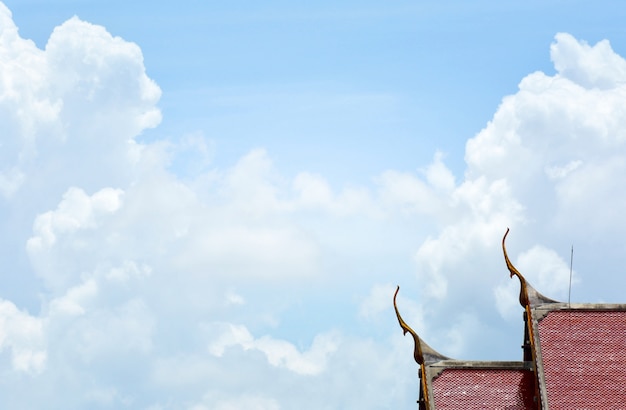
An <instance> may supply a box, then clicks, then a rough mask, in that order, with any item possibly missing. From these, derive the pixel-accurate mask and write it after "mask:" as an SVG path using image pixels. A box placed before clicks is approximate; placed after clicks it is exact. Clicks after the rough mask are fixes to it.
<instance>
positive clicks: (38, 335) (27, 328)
mask: <svg viewBox="0 0 626 410" xmlns="http://www.w3.org/2000/svg"><path fill="white" fill-rule="evenodd" d="M5 348H9V349H11V362H12V365H13V368H14V369H15V370H17V371H19V372H27V373H34V374H36V373H40V372H42V371H43V370H44V368H45V365H46V358H47V352H46V341H45V329H44V323H43V321H42V320H41V319H39V318H37V317H34V316H31V315H29V314H28V313H26V312H23V311H20V310H18V309H17V307H16V306H15V305H14V304H13V303H11V302H9V301H6V300H0V349H5Z"/></svg>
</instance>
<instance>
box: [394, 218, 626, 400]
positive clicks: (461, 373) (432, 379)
mask: <svg viewBox="0 0 626 410" xmlns="http://www.w3.org/2000/svg"><path fill="white" fill-rule="evenodd" d="M508 232H509V230H508V229H507V231H506V233H505V235H504V237H503V239H502V250H503V253H504V259H505V263H506V267H507V269H508V270H509V273H510V276H511V277H513V276H516V277H517V278H518V279H519V281H520V296H519V300H520V304H521V305H522V307H523V308H524V341H523V345H522V348H523V349H524V354H523V356H522V359H523V360H522V361H519V362H490V361H460V360H453V359H449V358H447V357H445V356H443V355H442V354H440V353H438V352H436V351H435V350H433V349H432V348H430V346H428V345H427V344H426V343H424V342H423V341H422V340H421V339H420V337H419V336H418V335H417V334H416V333H415V332H414V331H413V329H411V328H410V327H409V325H408V324H406V322H404V320H403V319H402V317H401V316H400V313H399V311H398V307H397V305H396V296H397V293H398V290H396V293H395V295H394V307H395V309H396V315H397V317H398V321H399V323H400V326H401V328H402V329H403V331H404V333H405V334H406V333H410V334H411V335H412V336H413V339H414V341H415V351H414V358H415V360H416V361H417V362H418V363H419V364H420V378H421V379H422V381H421V388H420V400H419V403H420V404H419V408H420V410H442V409H508V410H512V409H513V410H516V409H519V410H524V409H543V410H548V409H550V410H565V409H568V410H569V409H616V408H625V406H624V403H626V389H625V388H624V386H626V304H570V303H563V302H558V301H555V300H553V299H550V298H548V297H546V296H544V295H542V294H541V293H539V292H538V291H537V290H535V289H534V288H533V287H532V286H531V285H530V284H529V283H528V282H527V281H526V279H525V278H524V276H523V275H522V274H521V273H520V272H519V271H518V270H517V269H516V268H515V266H513V264H512V263H511V261H510V260H509V257H508V255H507V252H506V247H505V239H506V236H507V234H508Z"/></svg>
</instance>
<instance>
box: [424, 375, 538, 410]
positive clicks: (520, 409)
mask: <svg viewBox="0 0 626 410" xmlns="http://www.w3.org/2000/svg"><path fill="white" fill-rule="evenodd" d="M432 387H433V389H432V390H433V398H434V402H435V403H434V404H435V409H437V410H459V409H465V410H472V409H476V410H485V409H507V410H526V409H533V408H534V405H533V395H534V384H533V374H532V372H531V371H530V370H527V369H514V370H513V369H471V368H468V369H462V368H461V369H458V368H448V369H444V370H443V371H442V372H441V373H440V374H439V375H438V376H436V377H435V378H434V380H433V382H432Z"/></svg>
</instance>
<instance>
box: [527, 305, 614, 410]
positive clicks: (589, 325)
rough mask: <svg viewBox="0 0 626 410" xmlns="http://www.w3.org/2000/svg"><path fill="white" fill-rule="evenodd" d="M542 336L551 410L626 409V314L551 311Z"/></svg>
mask: <svg viewBox="0 0 626 410" xmlns="http://www.w3.org/2000/svg"><path fill="white" fill-rule="evenodd" d="M538 337H539V341H540V346H541V362H542V367H543V372H544V375H545V388H546V393H547V398H548V405H549V407H550V410H560V409H568V410H570V409H623V408H626V312H625V311H609V310H555V311H551V312H548V313H547V315H546V316H545V317H544V318H543V319H541V320H540V321H539V323H538Z"/></svg>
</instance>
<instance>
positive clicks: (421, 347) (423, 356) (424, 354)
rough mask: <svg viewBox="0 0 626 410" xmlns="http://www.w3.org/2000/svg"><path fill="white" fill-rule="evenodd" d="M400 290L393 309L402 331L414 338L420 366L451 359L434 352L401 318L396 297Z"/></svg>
mask: <svg viewBox="0 0 626 410" xmlns="http://www.w3.org/2000/svg"><path fill="white" fill-rule="evenodd" d="M399 290H400V286H398V287H397V288H396V293H394V295H393V308H394V309H395V311H396V317H397V318H398V322H399V323H400V327H401V328H402V331H403V332H404V334H405V335H406V334H407V333H410V334H411V336H413V342H414V343H415V347H414V349H413V358H414V359H415V361H416V362H417V364H419V365H424V364H426V365H429V364H432V363H436V362H438V361H441V360H448V359H450V358H449V357H447V356H444V355H442V354H441V353H439V352H437V351H436V350H434V349H433V348H432V347H430V346H428V345H427V344H426V343H425V342H423V341H422V339H421V338H420V337H419V336H418V335H417V333H415V331H414V330H413V329H411V327H410V326H409V325H407V324H406V322H405V321H404V320H403V319H402V316H400V312H399V311H398V305H397V304H396V297H397V296H398V291H399Z"/></svg>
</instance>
